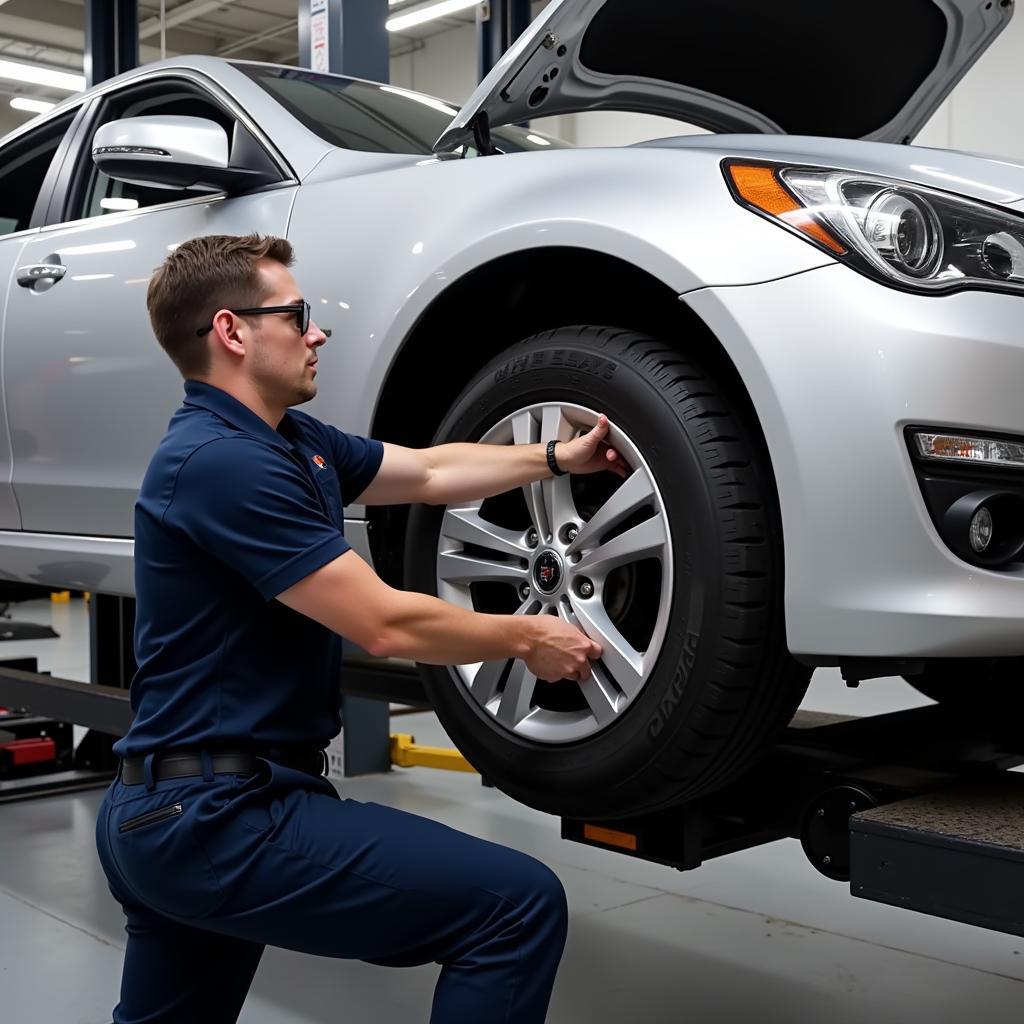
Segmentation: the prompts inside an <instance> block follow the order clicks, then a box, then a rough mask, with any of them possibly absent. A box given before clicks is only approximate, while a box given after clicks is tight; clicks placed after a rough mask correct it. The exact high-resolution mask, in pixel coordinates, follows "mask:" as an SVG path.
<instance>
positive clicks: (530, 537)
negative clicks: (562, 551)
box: [526, 529, 540, 548]
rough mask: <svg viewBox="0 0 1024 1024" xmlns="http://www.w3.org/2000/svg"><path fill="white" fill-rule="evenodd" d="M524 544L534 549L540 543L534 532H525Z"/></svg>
mask: <svg viewBox="0 0 1024 1024" xmlns="http://www.w3.org/2000/svg"><path fill="white" fill-rule="evenodd" d="M526 543H527V544H528V545H529V546H530V547H531V548H535V547H536V546H537V545H538V544H539V543H540V537H538V536H537V531H536V530H532V529H531V530H527V531H526Z"/></svg>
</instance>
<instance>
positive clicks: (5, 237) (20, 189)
mask: <svg viewBox="0 0 1024 1024" xmlns="http://www.w3.org/2000/svg"><path fill="white" fill-rule="evenodd" d="M79 113H80V110H79V108H77V107H76V108H73V109H71V110H70V111H64V112H63V113H60V114H56V115H55V116H54V117H52V118H50V119H49V120H47V121H45V122H44V123H43V124H40V125H38V126H36V127H34V128H28V129H27V130H25V131H23V132H18V133H16V134H15V135H14V137H13V138H9V139H8V140H7V141H5V143H4V145H2V146H0V274H2V275H3V276H2V278H0V280H3V281H4V282H11V283H13V281H14V280H15V279H16V273H17V271H16V268H17V267H19V266H21V265H22V263H23V260H22V254H23V252H24V249H25V246H26V245H27V244H29V242H30V241H31V239H32V237H33V236H34V235H36V234H37V233H38V224H39V223H40V222H41V221H42V219H43V217H44V215H45V212H46V208H47V204H48V201H49V197H50V194H51V192H52V190H53V183H54V180H55V178H56V174H57V171H58V170H59V167H60V164H61V162H62V161H63V160H64V158H65V157H66V154H67V145H68V141H69V138H70V135H71V126H72V124H73V123H74V121H75V118H76V116H77V115H78V114H79ZM0 331H2V340H0V344H2V345H3V346H4V347H5V348H6V343H7V340H8V325H7V319H6V316H4V317H0ZM6 390H7V389H6V388H0V530H17V529H19V528H20V527H21V517H20V515H19V512H18V505H17V502H16V501H15V498H14V489H13V487H12V484H11V473H12V467H13V460H12V455H11V452H12V446H11V436H10V432H9V429H8V422H9V419H8V412H7V409H6V401H5V396H6Z"/></svg>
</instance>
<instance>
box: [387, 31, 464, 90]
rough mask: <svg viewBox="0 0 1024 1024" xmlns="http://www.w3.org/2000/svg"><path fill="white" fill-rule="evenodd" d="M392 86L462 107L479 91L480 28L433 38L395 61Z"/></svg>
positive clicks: (395, 58)
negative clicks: (475, 91) (477, 89)
mask: <svg viewBox="0 0 1024 1024" xmlns="http://www.w3.org/2000/svg"><path fill="white" fill-rule="evenodd" d="M391 84H392V85H397V86H399V87H400V88H402V89H416V90H418V91H419V92H425V93H429V94H430V95H431V96H437V97H439V98H440V99H443V100H451V101H452V102H454V103H459V104H462V103H464V102H465V101H466V100H467V99H469V97H470V94H471V93H472V92H473V90H474V89H475V88H476V84H477V82H476V26H475V25H466V27H465V28H458V29H452V31H450V32H442V33H440V34H438V35H436V36H431V37H430V38H429V39H428V40H427V41H426V45H425V46H424V47H423V49H421V50H414V51H413V52H412V53H408V54H406V55H404V56H401V57H392V59H391Z"/></svg>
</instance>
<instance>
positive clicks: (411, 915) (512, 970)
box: [97, 235, 626, 1024]
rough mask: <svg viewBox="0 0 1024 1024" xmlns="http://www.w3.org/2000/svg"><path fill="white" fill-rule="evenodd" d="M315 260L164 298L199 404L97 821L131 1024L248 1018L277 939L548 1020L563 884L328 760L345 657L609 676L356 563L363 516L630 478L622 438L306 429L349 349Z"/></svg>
mask: <svg viewBox="0 0 1024 1024" xmlns="http://www.w3.org/2000/svg"><path fill="white" fill-rule="evenodd" d="M292 261H293V255H292V247H291V245H290V243H289V242H287V241H286V240H284V239H280V238H270V237H260V236H258V235H248V236H241V237H236V236H228V235H208V236H204V237H201V238H196V239H193V240H191V241H187V242H185V243H183V244H182V245H180V246H178V247H177V248H176V249H175V250H174V251H173V252H172V254H171V255H170V256H169V257H168V258H167V259H166V261H165V262H164V263H163V265H162V266H161V267H160V268H158V269H157V270H156V272H155V273H154V276H153V277H152V279H151V281H150V284H149V291H148V295H147V304H148V308H149V313H150V319H151V322H152V325H153V330H154V332H155V334H156V337H157V339H158V340H159V342H160V344H161V346H162V347H163V348H164V349H165V351H166V352H167V354H168V355H169V356H170V357H171V359H172V360H173V361H174V363H175V364H176V366H177V367H178V369H179V370H180V372H181V374H182V376H183V377H184V378H185V399H184V404H183V405H182V406H181V408H180V409H178V411H177V412H176V413H175V414H174V416H173V418H172V419H171V422H170V425H169V428H168V432H167V434H166V436H165V437H164V439H163V440H162V441H161V443H160V445H159V447H158V448H157V450H156V453H155V454H154V456H153V459H152V461H151V463H150V465H149V468H148V470H147V472H146V475H145V478H144V480H143V483H142V487H141V490H140V493H139V498H138V501H137V503H136V507H135V581H136V598H137V625H136V633H135V649H136V660H137V662H138V671H137V673H136V675H135V677H134V679H133V680H132V684H131V702H132V708H133V710H134V712H135V718H134V722H133V724H132V726H131V728H130V729H129V731H128V733H127V735H126V736H124V737H123V738H122V739H121V740H119V741H118V743H117V744H116V745H115V747H114V749H115V751H116V752H117V754H118V756H119V757H120V758H121V766H120V770H119V774H118V778H117V779H116V780H115V781H114V783H113V784H112V785H111V787H110V789H109V790H108V792H107V794H106V797H105V798H104V801H103V804H102V806H101V808H100V813H99V819H98V822H97V845H98V849H99V854H100V860H101V862H102V865H103V869H104V871H105V873H106V875H107V878H108V881H109V884H110V888H111V891H112V893H113V895H114V897H115V898H116V899H117V900H118V901H119V902H120V903H121V904H122V906H123V908H124V911H125V915H126V918H127V923H126V931H127V934H128V941H127V948H126V951H125V962H124V971H123V977H122V983H121V998H120V1002H119V1004H118V1006H117V1007H116V1009H115V1011H114V1020H115V1022H116V1024H142V1022H155V1021H160V1022H161V1024H171V1022H179V1021H180V1022H189V1024H197V1022H207V1021H208V1022H211V1024H212V1022H217V1024H224V1022H226V1021H234V1020H236V1019H237V1016H238V1014H239V1012H240V1010H241V1007H242V1003H243V1001H244V999H245V996H246V993H247V992H248V989H249V986H250V984H251V981H252V978H253V975H254V973H255V971H256V968H257V965H258V963H259V960H260V957H261V955H262V952H263V948H264V946H265V945H267V944H270V945H274V946H282V947H285V948H288V949H293V950H300V951H303V952H307V953H314V954H318V955H322V956H330V957H339V958H352V959H359V960H365V961H368V962H370V963H374V964H382V965H389V966H411V965H417V964H426V963H431V962H437V963H439V964H441V965H442V970H441V972H440V975H439V978H438V981H437V986H436V989H435V993H434V1002H433V1012H432V1015H431V1020H432V1021H433V1022H442V1021H444V1022H459V1024H465V1022H467V1021H472V1022H477V1021H487V1022H509V1024H511V1022H526V1021H542V1020H543V1019H544V1017H545V1013H546V1009H547V1005H548V1001H549V998H550V994H551V988H552V985H553V983H554V978H555V972H556V970H557V968H558V963H559V960H560V958H561V954H562V949H563V945H564V942H565V935H566V920H567V914H566V903H565V894H564V892H563V890H562V887H561V883H560V882H559V881H558V879H557V878H556V877H555V875H554V874H553V873H552V872H551V871H550V870H549V869H548V868H546V867H545V866H544V865H542V864H540V863H539V862H537V861H535V860H533V859H532V858H530V857H527V856H525V855H523V854H520V853H518V852H515V851H512V850H509V849H506V848H504V847H501V846H497V845H494V844H492V843H488V842H484V841H482V840H479V839H476V838H473V837H470V836H466V835H463V834H461V833H459V832H457V831H454V830H452V829H450V828H447V827H446V826H443V825H441V824H439V823H437V822H433V821H430V820H428V819H425V818H421V817H417V816H415V815H412V814H407V813H404V812H402V811H398V810H394V809H392V808H389V807H384V806H380V805H377V804H372V803H360V802H357V801H355V800H348V799H342V798H340V797H339V795H338V793H337V791H336V790H335V788H334V786H333V785H332V784H331V783H330V782H328V781H327V779H325V778H324V777H323V774H322V771H323V766H324V757H323V748H324V747H325V746H326V745H327V743H328V742H329V740H330V738H331V737H332V736H334V735H336V734H337V733H338V731H339V729H340V725H341V722H340V714H339V708H340V691H339V679H340V672H341V650H342V640H341V637H342V636H344V637H346V638H348V639H349V640H351V641H352V642H353V643H355V644H357V645H358V646H359V647H362V648H363V649H365V650H366V651H368V652H370V653H371V654H375V655H379V656H398V657H403V658H412V659H415V660H417V661H421V662H427V663H432V664H472V663H475V662H481V661H488V660H492V659H499V658H501V659H509V658H516V657H518V658H522V659H523V660H524V661H525V662H526V664H527V666H528V667H529V669H530V670H531V671H532V672H533V673H535V674H536V675H537V677H538V678H539V679H542V680H549V681H550V680H557V679H561V678H573V679H584V678H586V677H587V675H588V674H589V672H590V659H594V658H597V657H598V656H599V655H600V647H599V646H598V645H597V644H596V643H594V642H593V641H591V640H590V639H589V638H588V637H587V636H585V635H584V634H583V633H582V632H580V631H579V630H578V629H576V628H575V627H574V626H572V625H570V624H569V623H566V622H563V621H561V620H560V619H558V618H557V617H554V616H548V615H542V616H512V615H487V614H481V613H476V612H470V611H467V610H465V609H462V608H459V607H456V606H454V605H451V604H448V603H446V602H443V601H440V600H438V599H436V598H434V597H429V596H426V595H423V594H416V593H408V592H404V591H400V590H395V589H393V588H391V587H389V586H388V585H387V584H385V583H384V582H383V581H382V580H381V579H380V578H379V577H378V576H377V575H376V574H375V573H374V571H373V570H372V569H371V567H370V566H369V565H367V564H366V562H364V561H363V560H362V559H361V558H360V557H359V556H358V555H357V554H356V552H354V551H352V550H351V549H350V548H349V546H348V544H347V543H346V541H345V538H344V532H343V531H344V520H343V507H344V505H345V504H349V503H352V502H356V503H359V504H362V505H378V504H391V503H400V502H428V503H432V504H447V503H450V502H454V501H462V500H469V499H478V498H483V497H487V496H490V495H494V494H498V493H501V492H503V491H507V490H509V489H511V488H515V487H519V486H521V485H524V484H527V483H529V482H531V481H535V480H539V479H542V478H544V477H547V476H550V475H551V473H552V472H558V473H562V472H573V473H593V472H597V471H600V470H611V471H613V472H617V473H619V474H620V475H625V472H626V470H625V465H624V462H623V460H622V458H621V456H619V455H618V454H617V453H616V452H615V451H614V449H612V448H610V447H609V446H608V444H607V442H606V441H605V438H606V436H607V432H608V424H607V420H606V419H605V418H604V417H601V418H600V420H599V423H598V425H597V426H596V427H595V428H594V429H592V430H591V431H590V432H589V433H587V434H584V435H582V436H580V437H577V438H575V439H573V440H571V441H567V442H559V443H558V445H557V446H555V447H554V448H553V449H551V448H550V447H548V446H545V445H509V446H499V445H481V444H449V445H439V446H436V447H434V448H428V449H424V450H412V449H408V448H402V447H399V446H397V445H391V444H382V443H380V442H379V441H374V440H369V439H366V438H362V437H355V436H351V435H347V434H345V433H342V432H341V431H339V430H337V429H336V428H334V427H332V426H329V425H327V424H324V423H321V422H320V421H319V420H316V419H314V418H313V417H312V416H309V415H307V414H305V413H302V412H297V411H289V410H290V409H291V408H292V407H293V406H296V405H299V404H301V403H303V402H308V401H309V400H310V399H312V398H313V397H314V396H315V395H316V392H317V385H316V363H317V359H318V353H319V350H320V348H321V346H322V345H323V344H324V342H325V341H326V335H325V334H324V332H323V331H322V330H321V329H320V328H319V327H317V325H316V324H315V323H313V321H312V319H311V318H310V306H309V303H308V302H307V301H305V300H304V299H303V298H302V295H301V293H300V291H299V289H298V287H297V285H296V283H295V280H294V278H293V277H292V275H291V273H290V271H289V269H288V268H289V267H290V266H291V265H292ZM410 415H413V413H412V411H410Z"/></svg>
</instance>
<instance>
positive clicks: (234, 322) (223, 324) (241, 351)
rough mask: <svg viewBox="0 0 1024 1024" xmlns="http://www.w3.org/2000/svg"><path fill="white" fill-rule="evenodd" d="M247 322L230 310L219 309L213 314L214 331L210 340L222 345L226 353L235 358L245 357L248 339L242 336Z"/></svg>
mask: <svg viewBox="0 0 1024 1024" xmlns="http://www.w3.org/2000/svg"><path fill="white" fill-rule="evenodd" d="M244 327H245V321H244V320H243V319H242V318H241V317H238V316H235V314H234V313H232V312H231V310H230V309H218V310H217V312H216V313H214V314H213V330H212V331H211V332H210V338H212V339H213V342H214V344H216V345H220V346H221V347H222V348H223V349H224V351H226V352H228V353H230V354H231V355H234V356H244V355H245V344H246V340H247V339H246V338H244V337H243V336H242V332H243V329H244Z"/></svg>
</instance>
